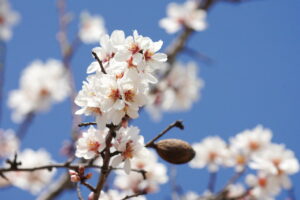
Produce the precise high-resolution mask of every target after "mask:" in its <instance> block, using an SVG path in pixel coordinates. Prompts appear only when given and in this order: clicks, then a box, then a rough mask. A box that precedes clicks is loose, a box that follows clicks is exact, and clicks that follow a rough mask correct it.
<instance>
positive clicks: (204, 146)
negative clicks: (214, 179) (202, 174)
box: [189, 136, 228, 172]
mask: <svg viewBox="0 0 300 200" xmlns="http://www.w3.org/2000/svg"><path fill="white" fill-rule="evenodd" d="M193 148H194V150H195V152H196V156H195V158H194V159H193V160H192V161H191V162H190V163H189V165H190V166H191V167H192V168H204V167H206V166H207V167H208V170H209V171H210V172H216V171H217V170H218V169H219V166H222V165H223V164H224V159H225V158H226V155H227V151H228V150H227V147H226V143H225V142H224V141H223V140H222V139H221V138H219V137H217V136H215V137H207V138H205V139H204V140H203V141H202V142H200V143H195V144H193Z"/></svg>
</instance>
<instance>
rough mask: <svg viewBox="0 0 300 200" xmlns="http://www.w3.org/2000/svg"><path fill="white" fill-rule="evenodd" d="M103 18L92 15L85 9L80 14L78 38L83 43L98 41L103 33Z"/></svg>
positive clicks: (104, 31)
mask: <svg viewBox="0 0 300 200" xmlns="http://www.w3.org/2000/svg"><path fill="white" fill-rule="evenodd" d="M105 33H106V30H105V27H104V20H103V18H102V17H101V16H97V15H95V16H92V15H90V13H88V12H87V11H83V12H82V13H81V14H80V29H79V38H80V40H81V41H82V42H84V43H87V44H89V43H95V42H98V41H99V39H100V36H101V35H103V34H105Z"/></svg>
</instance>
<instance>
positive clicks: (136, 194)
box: [121, 191, 147, 200]
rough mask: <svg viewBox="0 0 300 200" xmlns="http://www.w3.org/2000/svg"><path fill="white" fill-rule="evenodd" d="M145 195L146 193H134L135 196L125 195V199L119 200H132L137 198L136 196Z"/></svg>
mask: <svg viewBox="0 0 300 200" xmlns="http://www.w3.org/2000/svg"><path fill="white" fill-rule="evenodd" d="M145 194H147V192H145V191H142V192H138V193H135V194H132V195H127V196H126V197H124V198H123V199H121V200H126V199H130V198H133V197H138V196H141V195H145Z"/></svg>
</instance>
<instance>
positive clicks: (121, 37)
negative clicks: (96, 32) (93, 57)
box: [87, 30, 125, 73]
mask: <svg viewBox="0 0 300 200" xmlns="http://www.w3.org/2000/svg"><path fill="white" fill-rule="evenodd" d="M124 43H125V34H124V32H123V31H121V30H115V31H113V32H112V34H111V36H109V35H107V34H106V35H102V36H101V37H100V47H96V48H94V49H93V52H94V53H96V54H97V56H98V58H99V59H100V60H101V62H102V64H103V66H104V67H105V70H106V71H107V72H110V62H111V60H113V58H114V57H115V54H116V53H117V52H118V49H119V48H121V47H122V46H123V45H124ZM96 71H99V72H100V71H101V69H100V66H99V64H98V63H97V62H93V63H92V64H91V65H90V66H89V67H88V69H87V73H93V72H96Z"/></svg>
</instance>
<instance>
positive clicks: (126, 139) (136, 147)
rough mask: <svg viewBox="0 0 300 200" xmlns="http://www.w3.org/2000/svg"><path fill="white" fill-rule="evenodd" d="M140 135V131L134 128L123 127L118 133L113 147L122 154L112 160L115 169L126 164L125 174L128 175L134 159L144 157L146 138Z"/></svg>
mask: <svg viewBox="0 0 300 200" xmlns="http://www.w3.org/2000/svg"><path fill="white" fill-rule="evenodd" d="M139 133H140V130H139V129H138V128H137V127H134V126H130V127H127V128H123V127H122V128H120V130H118V131H117V135H116V138H115V140H114V142H113V146H114V147H115V149H116V151H118V152H120V154H118V155H117V156H115V157H114V158H113V159H112V163H111V165H112V166H113V167H117V166H118V165H119V164H121V163H123V162H124V170H125V172H126V173H127V174H129V173H130V170H131V168H132V166H131V165H132V164H131V161H132V159H133V158H135V157H141V156H143V154H142V152H143V151H142V150H143V149H144V148H145V147H144V145H145V144H144V137H143V136H141V135H139Z"/></svg>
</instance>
